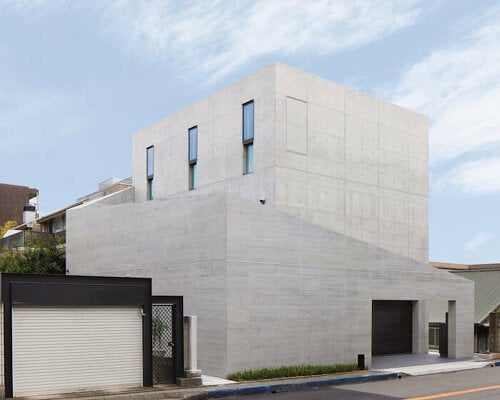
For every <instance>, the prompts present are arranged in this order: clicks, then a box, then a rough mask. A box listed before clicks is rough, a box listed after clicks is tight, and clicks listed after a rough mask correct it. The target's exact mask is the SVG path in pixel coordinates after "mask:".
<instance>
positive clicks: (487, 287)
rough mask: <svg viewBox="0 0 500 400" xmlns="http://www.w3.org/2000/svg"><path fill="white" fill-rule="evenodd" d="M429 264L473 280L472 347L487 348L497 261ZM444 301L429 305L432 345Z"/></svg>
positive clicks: (499, 288) (497, 295)
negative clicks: (494, 262)
mask: <svg viewBox="0 0 500 400" xmlns="http://www.w3.org/2000/svg"><path fill="white" fill-rule="evenodd" d="M429 264H430V265H431V266H433V267H436V268H439V269H443V270H446V271H448V272H451V273H452V274H455V275H456V276H461V277H463V278H466V279H469V280H471V281H473V282H474V283H475V287H476V290H475V301H474V351H475V352H476V353H484V352H487V351H489V347H488V337H489V324H490V313H492V312H500V264H471V265H469V264H452V263H439V262H429ZM447 311H448V310H447V304H446V303H445V302H443V301H438V302H431V303H430V305H429V322H430V323H431V326H430V332H429V334H430V338H431V339H433V340H432V343H431V345H432V346H434V347H435V348H437V347H438V343H439V333H438V332H439V329H438V325H439V324H440V323H444V322H446V312H447Z"/></svg>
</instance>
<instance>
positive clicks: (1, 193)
mask: <svg viewBox="0 0 500 400" xmlns="http://www.w3.org/2000/svg"><path fill="white" fill-rule="evenodd" d="M37 212H38V189H33V188H30V187H28V186H19V185H8V184H6V183H0V227H1V226H3V225H4V224H5V223H6V222H7V221H16V222H17V223H18V224H20V223H22V222H29V221H25V220H24V219H23V218H26V215H29V216H30V217H34V216H35V215H36V213H37Z"/></svg>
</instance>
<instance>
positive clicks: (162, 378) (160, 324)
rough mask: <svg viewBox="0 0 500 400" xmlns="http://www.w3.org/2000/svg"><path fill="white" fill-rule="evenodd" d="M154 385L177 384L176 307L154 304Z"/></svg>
mask: <svg viewBox="0 0 500 400" xmlns="http://www.w3.org/2000/svg"><path fill="white" fill-rule="evenodd" d="M152 334H153V384H155V385H156V384H160V383H173V382H175V369H174V354H175V352H174V305H173V304H153V321H152Z"/></svg>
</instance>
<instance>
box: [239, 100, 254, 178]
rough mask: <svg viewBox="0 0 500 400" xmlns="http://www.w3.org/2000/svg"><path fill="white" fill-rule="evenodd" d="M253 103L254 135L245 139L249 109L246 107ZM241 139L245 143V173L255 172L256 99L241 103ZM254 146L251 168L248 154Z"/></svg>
mask: <svg viewBox="0 0 500 400" xmlns="http://www.w3.org/2000/svg"><path fill="white" fill-rule="evenodd" d="M250 104H251V105H252V136H251V137H247V138H246V139H245V110H246V109H247V108H246V107H247V106H249V105H250ZM241 110H242V112H241V139H242V143H243V175H248V174H251V173H253V171H254V168H253V153H254V148H253V141H254V137H255V102H254V100H250V101H247V102H246V103H243V104H242V105H241ZM250 147H252V162H251V164H252V168H251V170H250V169H249V168H248V164H249V162H248V154H249V153H250V150H249V148H250Z"/></svg>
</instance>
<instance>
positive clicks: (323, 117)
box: [275, 64, 428, 263]
mask: <svg viewBox="0 0 500 400" xmlns="http://www.w3.org/2000/svg"><path fill="white" fill-rule="evenodd" d="M275 146H276V207H277V208H278V209H280V210H283V211H286V212H289V213H291V214H293V215H296V216H299V217H301V218H304V219H305V220H307V221H311V222H314V223H317V224H319V225H322V226H324V227H326V228H329V229H333V230H335V231H337V232H340V233H343V234H345V235H347V236H351V237H354V238H356V239H360V240H363V241H366V242H368V243H371V244H374V245H376V246H378V247H381V248H383V249H387V250H390V251H392V252H394V253H397V254H400V255H403V256H406V257H410V258H413V259H415V260H418V261H421V262H424V263H427V261H428V127H427V118H426V117H423V116H421V115H418V114H416V113H414V112H411V111H408V110H405V109H403V108H401V107H398V106H396V105H393V104H390V103H387V102H384V101H382V100H379V99H376V98H374V97H371V96H368V95H366V94H364V93H360V92H357V91H355V90H352V89H349V88H346V87H344V86H341V85H338V84H336V83H334V82H330V81H328V80H325V79H322V78H320V77H317V76H314V75H311V74H307V73H304V72H302V71H299V70H296V69H294V68H290V67H288V66H286V65H282V64H277V65H276V145H275Z"/></svg>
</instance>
